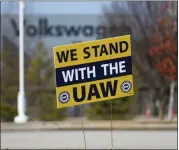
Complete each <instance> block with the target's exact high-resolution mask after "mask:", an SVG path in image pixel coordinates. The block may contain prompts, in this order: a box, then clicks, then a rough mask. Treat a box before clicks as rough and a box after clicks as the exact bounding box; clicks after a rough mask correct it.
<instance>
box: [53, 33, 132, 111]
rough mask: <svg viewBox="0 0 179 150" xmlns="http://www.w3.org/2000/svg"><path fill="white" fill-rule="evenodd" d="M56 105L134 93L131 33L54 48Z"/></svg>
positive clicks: (79, 103)
mask: <svg viewBox="0 0 179 150" xmlns="http://www.w3.org/2000/svg"><path fill="white" fill-rule="evenodd" d="M53 53H54V65H55V77H56V100H57V108H63V107H70V106H75V105H81V104H87V103H92V102H99V101H105V100H110V99H114V98H119V97H125V96H131V95H133V76H132V60H131V42H130V35H126V36H120V37H114V38H107V39H102V40H95V41H90V42H82V43H76V44H69V45H64V46H56V47H54V48H53Z"/></svg>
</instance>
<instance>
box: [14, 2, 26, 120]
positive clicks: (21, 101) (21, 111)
mask: <svg viewBox="0 0 179 150" xmlns="http://www.w3.org/2000/svg"><path fill="white" fill-rule="evenodd" d="M25 100H26V99H25V91H24V3H23V1H19V92H18V99H17V107H18V109H17V110H18V116H16V117H15V118H14V122H15V123H26V122H27V121H28V117H27V116H26V114H25V111H26V106H25Z"/></svg>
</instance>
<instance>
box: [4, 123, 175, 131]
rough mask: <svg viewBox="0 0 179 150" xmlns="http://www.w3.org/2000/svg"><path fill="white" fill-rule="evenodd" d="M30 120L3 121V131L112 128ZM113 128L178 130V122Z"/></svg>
mask: <svg viewBox="0 0 179 150" xmlns="http://www.w3.org/2000/svg"><path fill="white" fill-rule="evenodd" d="M83 126H84V128H82V124H81V123H80V122H29V123H26V124H14V123H1V131H67V130H68V131H72V130H73V131H75V130H83V129H84V130H90V131H92V130H94V131H95V130H98V131H99V130H111V127H110V123H109V121H107V122H106V121H101V122H96V121H95V122H92V121H90V122H84V125H83ZM112 130H177V124H176V123H167V124H166V123H164V124H161V123H160V124H156V123H155V124H153V123H126V122H117V121H116V122H115V121H114V122H113V126H112Z"/></svg>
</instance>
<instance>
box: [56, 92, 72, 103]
mask: <svg viewBox="0 0 179 150" xmlns="http://www.w3.org/2000/svg"><path fill="white" fill-rule="evenodd" d="M58 100H59V101H60V103H62V104H65V103H67V102H68V101H69V100H70V94H69V93H68V92H66V91H64V92H61V93H60V95H59V97H58Z"/></svg>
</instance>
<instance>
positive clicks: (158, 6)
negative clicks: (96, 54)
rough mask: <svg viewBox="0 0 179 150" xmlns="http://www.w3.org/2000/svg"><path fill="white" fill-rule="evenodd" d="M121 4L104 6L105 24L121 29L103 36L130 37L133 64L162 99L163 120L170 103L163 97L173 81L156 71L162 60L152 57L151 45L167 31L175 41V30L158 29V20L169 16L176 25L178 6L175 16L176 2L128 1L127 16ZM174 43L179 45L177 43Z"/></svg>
mask: <svg viewBox="0 0 179 150" xmlns="http://www.w3.org/2000/svg"><path fill="white" fill-rule="evenodd" d="M120 5H121V4H119V3H118V2H113V3H111V6H110V7H104V17H105V18H106V24H107V25H118V26H120V28H119V30H117V31H116V32H114V33H111V32H108V33H106V34H105V35H104V37H109V36H110V37H111V36H119V35H125V34H131V38H132V57H133V63H134V64H135V66H136V68H137V71H138V73H139V75H140V76H141V78H142V80H143V81H145V82H147V83H148V86H149V87H150V88H151V89H152V90H153V93H155V97H156V99H159V100H160V102H161V103H160V118H161V119H163V117H164V107H165V104H166V103H167V99H165V98H164V96H165V95H166V91H167V90H168V88H169V85H170V83H171V79H170V78H166V77H165V76H163V73H162V72H160V70H158V69H157V68H156V64H157V63H159V61H158V60H160V59H159V57H156V58H153V57H151V55H150V52H149V49H150V48H151V47H152V46H154V43H152V42H151V39H152V38H153V37H152V36H151V35H154V33H157V34H156V38H159V37H162V36H163V34H164V32H166V31H167V32H168V33H170V37H173V39H176V37H175V35H176V34H175V33H176V27H175V28H174V27H173V28H172V26H170V27H169V26H168V27H165V29H164V28H159V26H158V21H159V22H160V21H162V20H164V19H165V17H166V16H168V17H169V18H170V19H171V20H173V22H174V24H175V26H176V22H177V21H176V20H177V18H178V17H176V12H177V10H176V7H175V10H174V13H172V12H171V10H173V6H176V3H175V2H147V1H141V2H125V6H127V8H126V12H127V13H125V14H124V13H123V12H121V11H120V9H121V7H120ZM122 5H124V4H122ZM164 25H167V23H166V22H164ZM161 31H162V32H161ZM170 40H171V39H170ZM174 43H175V44H176V45H177V43H176V41H174ZM169 52H170V53H171V54H170V56H172V57H175V56H176V54H175V53H172V51H169ZM165 56H169V54H167V53H165ZM175 60H176V58H175Z"/></svg>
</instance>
